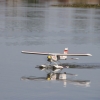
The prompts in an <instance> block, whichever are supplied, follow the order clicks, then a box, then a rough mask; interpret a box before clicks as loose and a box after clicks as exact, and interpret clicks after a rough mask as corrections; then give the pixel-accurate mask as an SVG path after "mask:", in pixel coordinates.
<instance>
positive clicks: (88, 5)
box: [52, 4, 100, 8]
mask: <svg viewBox="0 0 100 100" xmlns="http://www.w3.org/2000/svg"><path fill="white" fill-rule="evenodd" d="M52 6H54V7H77V8H100V4H58V5H52Z"/></svg>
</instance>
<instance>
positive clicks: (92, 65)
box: [60, 63, 100, 69]
mask: <svg viewBox="0 0 100 100" xmlns="http://www.w3.org/2000/svg"><path fill="white" fill-rule="evenodd" d="M60 65H61V66H63V67H66V66H69V68H77V69H98V68H100V64H99V63H96V64H95V63H62V64H60Z"/></svg>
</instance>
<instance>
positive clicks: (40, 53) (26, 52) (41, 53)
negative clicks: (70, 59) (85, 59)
mask: <svg viewBox="0 0 100 100" xmlns="http://www.w3.org/2000/svg"><path fill="white" fill-rule="evenodd" d="M21 53H24V54H36V55H58V56H92V55H91V54H89V53H87V54H60V53H43V52H31V51H22V52H21Z"/></svg>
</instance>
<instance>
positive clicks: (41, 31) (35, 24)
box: [0, 1, 100, 100]
mask: <svg viewBox="0 0 100 100" xmlns="http://www.w3.org/2000/svg"><path fill="white" fill-rule="evenodd" d="M65 47H68V48H69V51H68V52H69V53H91V54H92V55H93V56H92V57H79V58H80V59H79V60H67V61H61V62H62V63H72V64H81V63H85V64H88V63H89V64H91V65H93V64H95V65H96V64H98V66H99V65H100V64H99V63H100V59H99V58H100V10H99V9H92V8H91V9H85V8H84V9H83V8H59V7H51V6H46V5H44V4H28V3H26V2H22V1H19V2H17V3H16V2H13V3H12V2H10V1H9V2H3V1H2V2H0V80H1V81H0V82H1V83H0V90H1V91H0V99H2V100H11V99H12V100H27V99H30V100H33V99H37V100H40V99H41V100H47V99H50V100H54V99H55V100H60V99H63V100H66V99H71V100H77V99H81V100H94V99H95V100H99V99H100V78H99V76H100V69H99V67H96V68H95V67H93V68H90V69H87V68H81V69H77V68H71V69H64V70H63V71H66V72H68V73H73V74H78V76H77V77H75V78H73V77H72V79H80V80H90V81H91V84H90V87H84V86H77V85H73V84H70V83H68V84H67V85H66V87H65V86H64V84H63V82H59V81H30V80H26V81H24V80H21V77H23V76H26V77H28V76H37V77H42V76H43V77H44V76H46V73H45V72H44V71H39V70H38V69H36V68H35V67H36V66H37V65H39V64H40V65H41V64H44V63H45V61H46V57H45V56H37V55H24V54H21V51H22V50H30V51H41V52H60V53H61V52H63V50H64V48H65ZM95 65H94V66H95ZM63 71H62V72H63Z"/></svg>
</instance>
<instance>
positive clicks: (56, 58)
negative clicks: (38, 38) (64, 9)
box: [21, 48, 92, 72]
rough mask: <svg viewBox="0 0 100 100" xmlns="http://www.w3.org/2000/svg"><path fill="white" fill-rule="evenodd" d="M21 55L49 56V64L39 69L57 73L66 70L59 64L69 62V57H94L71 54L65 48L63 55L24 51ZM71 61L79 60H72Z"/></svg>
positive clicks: (86, 54) (87, 54)
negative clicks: (61, 61) (63, 61)
mask: <svg viewBox="0 0 100 100" xmlns="http://www.w3.org/2000/svg"><path fill="white" fill-rule="evenodd" d="M21 53H24V54H35V55H47V61H48V62H49V64H43V65H40V66H38V67H39V68H41V69H42V70H44V69H52V70H53V72H57V71H59V69H60V70H61V69H63V68H65V67H64V66H61V65H59V64H58V63H57V62H58V61H59V60H67V59H68V56H92V55H91V54H89V53H85V54H83V53H78V54H69V53H68V48H65V49H64V52H63V53H46V52H33V51H22V52H21ZM70 59H72V60H78V59H79V58H70ZM52 63H53V64H52ZM66 68H68V66H66ZM55 69H56V71H55Z"/></svg>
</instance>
